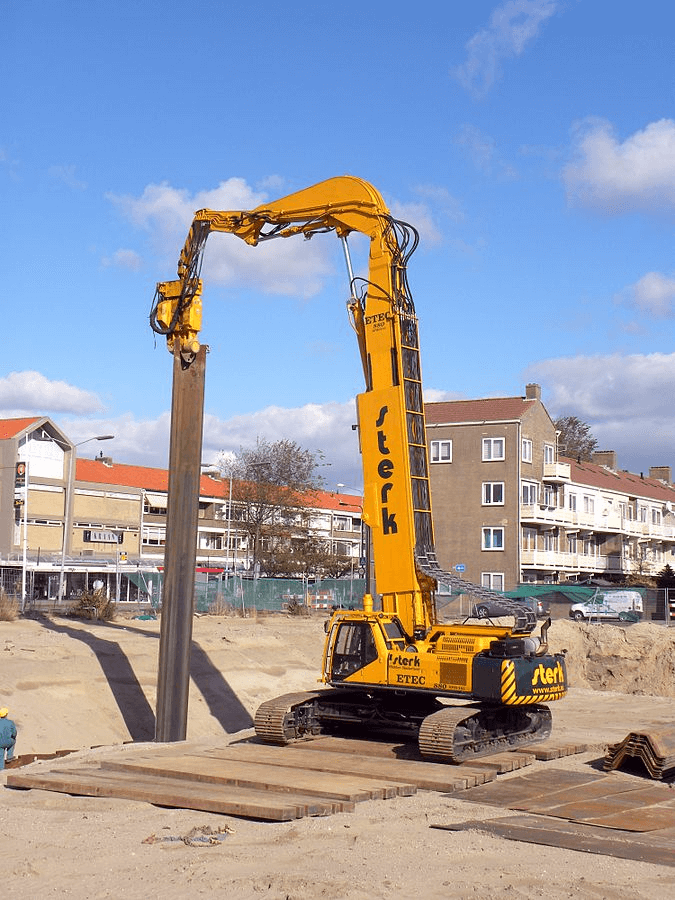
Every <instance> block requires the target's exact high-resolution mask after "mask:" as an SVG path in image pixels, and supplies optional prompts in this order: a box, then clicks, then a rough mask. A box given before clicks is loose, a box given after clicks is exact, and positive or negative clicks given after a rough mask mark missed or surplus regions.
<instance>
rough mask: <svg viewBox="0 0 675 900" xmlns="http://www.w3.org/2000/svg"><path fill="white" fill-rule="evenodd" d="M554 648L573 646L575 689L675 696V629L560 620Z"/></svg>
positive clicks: (554, 628)
mask: <svg viewBox="0 0 675 900" xmlns="http://www.w3.org/2000/svg"><path fill="white" fill-rule="evenodd" d="M549 646H550V649H551V650H553V651H555V652H560V651H562V650H567V672H568V677H569V683H570V686H571V687H582V688H592V689H593V690H600V691H617V692H619V693H622V694H649V695H653V696H660V697H675V628H664V627H663V626H662V625H654V624H652V623H650V622H640V623H638V624H636V625H630V626H626V627H620V626H615V625H606V624H603V625H585V624H581V623H578V622H572V621H569V622H568V621H566V620H564V619H559V620H556V621H555V622H554V623H553V624H552V625H551V628H550V630H549Z"/></svg>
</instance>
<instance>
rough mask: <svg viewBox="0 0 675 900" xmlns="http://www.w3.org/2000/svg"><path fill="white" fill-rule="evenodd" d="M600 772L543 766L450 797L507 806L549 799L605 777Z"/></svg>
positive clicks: (551, 799)
mask: <svg viewBox="0 0 675 900" xmlns="http://www.w3.org/2000/svg"><path fill="white" fill-rule="evenodd" d="M606 777H607V776H606V775H603V774H602V773H600V772H590V771H589V772H574V771H571V770H570V771H568V770H566V769H545V770H543V771H539V772H531V773H528V774H527V775H520V776H518V777H516V778H509V779H508V780H507V781H500V782H493V783H490V784H483V785H478V786H477V787H473V788H471V789H470V790H468V791H466V792H464V793H455V794H453V796H454V797H457V798H458V799H461V800H468V801H470V802H472V803H487V804H489V805H491V806H506V807H509V806H511V805H512V804H515V803H523V802H528V801H529V802H534V801H535V800H537V799H542V800H543V801H549V802H553V800H554V799H555V797H556V794H557V793H559V792H562V791H565V790H569V789H570V788H572V787H576V786H577V785H589V784H592V783H593V782H595V781H598V780H600V779H603V778H606Z"/></svg>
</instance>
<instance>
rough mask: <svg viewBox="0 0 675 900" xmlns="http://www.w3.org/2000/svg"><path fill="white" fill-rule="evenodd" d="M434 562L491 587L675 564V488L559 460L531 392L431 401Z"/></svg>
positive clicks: (661, 470)
mask: <svg viewBox="0 0 675 900" xmlns="http://www.w3.org/2000/svg"><path fill="white" fill-rule="evenodd" d="M426 418H427V436H428V442H429V460H430V473H431V490H432V500H433V510H434V524H435V531H436V545H437V551H438V557H439V560H440V562H441V564H442V565H443V566H444V567H445V568H447V569H452V570H455V571H459V572H461V573H462V575H463V577H464V578H466V579H467V580H469V581H472V582H475V583H478V584H482V585H483V586H485V587H490V588H493V589H495V590H507V591H508V590H513V589H515V588H516V587H517V586H518V585H519V584H521V583H527V582H530V583H558V582H566V581H567V582H578V581H585V580H587V579H588V578H603V579H606V580H609V581H617V582H621V581H623V580H624V579H625V578H626V576H628V575H636V576H645V575H655V574H657V573H658V572H659V571H660V570H661V569H662V568H663V567H664V566H665V565H666V563H675V555H674V554H675V515H674V513H675V488H674V487H673V485H672V474H671V471H670V469H669V468H668V467H652V468H651V469H650V470H649V474H648V476H646V477H645V476H644V474H640V475H635V474H632V473H630V472H627V471H622V470H620V469H619V468H618V465H617V458H616V453H614V452H613V451H603V452H598V453H596V454H594V457H593V461H592V462H590V463H586V462H583V463H582V462H579V461H577V460H573V459H568V458H565V457H563V456H559V455H558V446H557V434H556V430H555V426H554V425H553V422H552V420H551V418H550V416H549V415H548V413H547V411H546V409H545V407H544V405H543V404H542V402H541V391H540V388H539V386H538V385H536V384H530V385H527V387H526V392H525V396H524V397H505V398H490V399H485V400H466V401H464V400H462V401H453V402H445V403H429V404H426Z"/></svg>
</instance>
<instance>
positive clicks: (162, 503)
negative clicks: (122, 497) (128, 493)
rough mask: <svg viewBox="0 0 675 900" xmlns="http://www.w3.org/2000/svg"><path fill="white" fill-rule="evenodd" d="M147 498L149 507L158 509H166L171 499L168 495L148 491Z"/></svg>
mask: <svg viewBox="0 0 675 900" xmlns="http://www.w3.org/2000/svg"><path fill="white" fill-rule="evenodd" d="M145 496H146V498H147V501H148V505H149V506H154V507H156V508H157V509H166V506H167V502H168V499H169V495H168V494H153V493H152V492H151V491H146V492H145Z"/></svg>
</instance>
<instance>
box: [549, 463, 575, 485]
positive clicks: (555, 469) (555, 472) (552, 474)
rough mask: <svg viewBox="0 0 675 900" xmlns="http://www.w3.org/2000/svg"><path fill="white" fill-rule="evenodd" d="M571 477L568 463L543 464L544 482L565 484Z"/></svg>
mask: <svg viewBox="0 0 675 900" xmlns="http://www.w3.org/2000/svg"><path fill="white" fill-rule="evenodd" d="M571 477H572V473H571V466H570V464H569V463H561V462H555V463H544V481H548V482H552V483H555V484H565V482H567V481H570V479H571Z"/></svg>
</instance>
